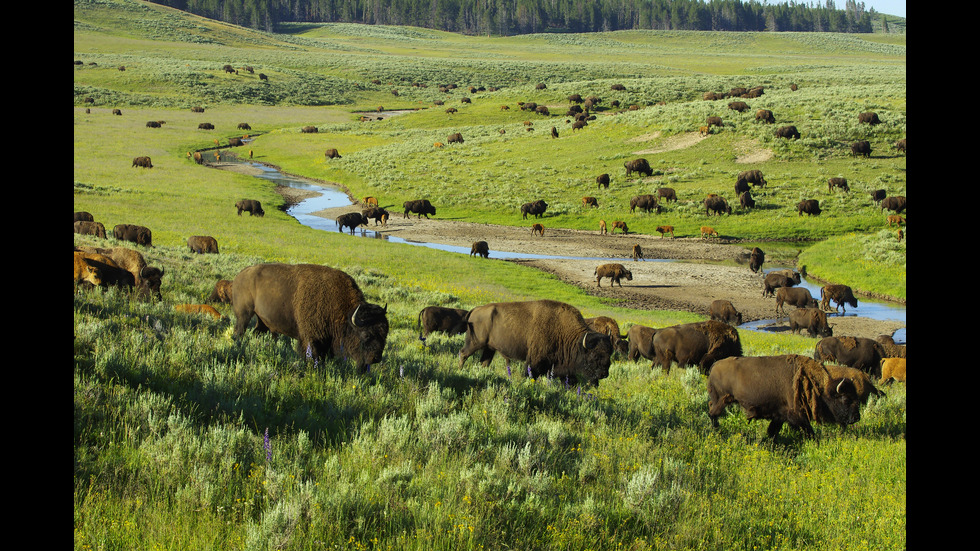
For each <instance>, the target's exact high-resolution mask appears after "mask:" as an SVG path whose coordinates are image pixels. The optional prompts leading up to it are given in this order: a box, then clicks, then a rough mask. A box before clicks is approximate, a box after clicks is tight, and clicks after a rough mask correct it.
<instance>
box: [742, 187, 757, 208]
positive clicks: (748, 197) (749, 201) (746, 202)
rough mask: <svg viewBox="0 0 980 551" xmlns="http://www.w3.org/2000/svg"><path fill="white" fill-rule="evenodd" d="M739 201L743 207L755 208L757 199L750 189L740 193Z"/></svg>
mask: <svg viewBox="0 0 980 551" xmlns="http://www.w3.org/2000/svg"><path fill="white" fill-rule="evenodd" d="M738 203H739V205H741V206H742V208H743V209H751V208H755V199H754V198H752V194H751V193H750V192H749V191H743V192H742V193H740V194H739V195H738Z"/></svg>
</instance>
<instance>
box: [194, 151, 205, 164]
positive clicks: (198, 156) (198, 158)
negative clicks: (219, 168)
mask: <svg viewBox="0 0 980 551" xmlns="http://www.w3.org/2000/svg"><path fill="white" fill-rule="evenodd" d="M191 158H193V159H194V162H195V163H197V164H199V165H203V164H204V155H201V152H200V151H195V152H194V154H193V155H191Z"/></svg>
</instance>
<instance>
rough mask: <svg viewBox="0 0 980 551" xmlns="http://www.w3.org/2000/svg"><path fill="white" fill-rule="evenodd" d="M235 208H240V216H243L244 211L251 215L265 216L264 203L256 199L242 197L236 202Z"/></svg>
mask: <svg viewBox="0 0 980 551" xmlns="http://www.w3.org/2000/svg"><path fill="white" fill-rule="evenodd" d="M235 208H236V209H238V216H241V215H242V212H247V213H248V215H249V216H265V211H264V210H262V203H261V202H259V201H257V200H255V199H242V200H240V201H238V202H237V203H235Z"/></svg>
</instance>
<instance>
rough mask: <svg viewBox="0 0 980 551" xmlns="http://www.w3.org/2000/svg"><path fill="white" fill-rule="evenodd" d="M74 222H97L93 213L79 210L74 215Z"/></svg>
mask: <svg viewBox="0 0 980 551" xmlns="http://www.w3.org/2000/svg"><path fill="white" fill-rule="evenodd" d="M72 222H95V217H94V216H92V213H91V212H88V211H84V210H79V211H75V213H74V214H73V215H72Z"/></svg>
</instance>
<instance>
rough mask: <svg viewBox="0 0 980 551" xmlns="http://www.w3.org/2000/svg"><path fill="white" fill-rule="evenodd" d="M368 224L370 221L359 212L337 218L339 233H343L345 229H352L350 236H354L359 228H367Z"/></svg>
mask: <svg viewBox="0 0 980 551" xmlns="http://www.w3.org/2000/svg"><path fill="white" fill-rule="evenodd" d="M367 223H368V219H367V218H365V217H364V215H363V214H361V213H359V212H348V213H345V214H341V215H340V216H338V217H337V226H338V228H339V229H338V230H337V231H340V232H343V231H344V228H350V234H351V235H354V230H355V229H357V228H358V226H366V225H367Z"/></svg>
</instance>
